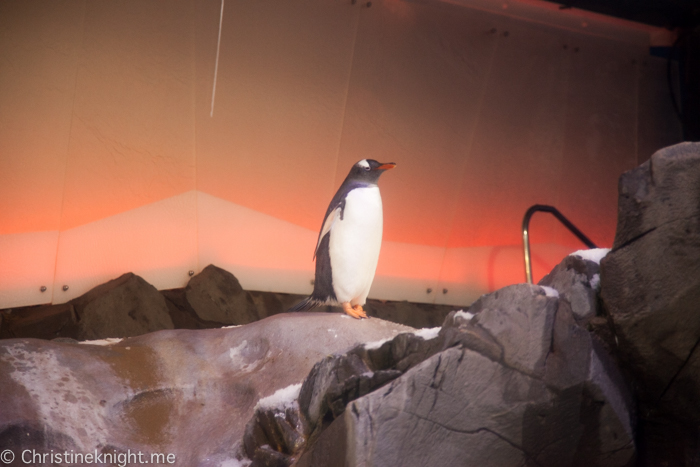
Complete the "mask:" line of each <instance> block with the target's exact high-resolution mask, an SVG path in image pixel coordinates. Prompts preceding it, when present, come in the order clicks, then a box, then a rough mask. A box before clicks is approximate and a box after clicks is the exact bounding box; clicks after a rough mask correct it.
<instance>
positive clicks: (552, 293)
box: [540, 285, 559, 298]
mask: <svg viewBox="0 0 700 467" xmlns="http://www.w3.org/2000/svg"><path fill="white" fill-rule="evenodd" d="M540 287H542V290H544V293H545V295H547V296H548V297H555V298H559V291H558V290H557V289H553V288H552V287H547V286H546V285H541V286H540Z"/></svg>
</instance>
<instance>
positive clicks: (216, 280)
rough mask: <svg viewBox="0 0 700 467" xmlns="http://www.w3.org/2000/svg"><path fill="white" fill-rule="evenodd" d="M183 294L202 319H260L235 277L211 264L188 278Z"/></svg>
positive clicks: (230, 321) (235, 321) (241, 321)
mask: <svg viewBox="0 0 700 467" xmlns="http://www.w3.org/2000/svg"><path fill="white" fill-rule="evenodd" d="M185 296H186V297H187V302H188V303H189V305H190V306H191V307H192V309H194V311H195V312H196V313H197V316H198V317H199V318H201V319H203V320H205V321H215V322H218V323H224V324H248V323H252V322H253V321H257V320H258V319H259V318H260V317H259V316H258V312H257V309H256V307H255V303H254V302H253V299H252V297H251V296H250V295H249V294H248V293H246V291H245V290H243V287H241V284H240V283H239V282H238V279H236V277H235V276H234V275H233V274H231V273H230V272H228V271H226V270H224V269H221V268H219V267H216V266H214V265H211V264H210V265H209V266H207V267H206V268H204V269H203V270H202V272H200V273H199V274H197V275H196V276H194V277H193V278H192V279H190V281H189V283H188V284H187V287H186V288H185Z"/></svg>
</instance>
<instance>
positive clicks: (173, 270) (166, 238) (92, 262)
mask: <svg viewBox="0 0 700 467" xmlns="http://www.w3.org/2000/svg"><path fill="white" fill-rule="evenodd" d="M196 209H197V193H196V192H195V191H189V192H187V193H183V194H181V195H177V196H174V197H172V198H168V199H164V200H162V201H158V202H155V203H152V204H149V205H146V206H141V207H139V208H136V209H132V210H130V211H127V212H123V213H120V214H116V215H114V216H110V217H107V218H104V219H100V220H98V221H95V222H91V223H89V224H85V225H81V226H80V227H74V228H72V229H68V230H65V231H63V232H61V234H60V238H59V244H58V259H57V264H56V277H55V281H54V290H55V293H54V297H53V298H54V303H64V302H66V301H68V300H70V299H71V298H74V297H77V296H79V295H82V294H83V293H85V292H87V291H88V290H90V289H91V288H93V287H95V286H97V285H99V284H102V283H104V282H106V281H108V280H111V279H114V278H116V277H119V276H120V275H122V274H124V273H126V272H133V273H134V274H137V275H139V276H141V277H143V278H144V279H145V280H146V281H147V282H149V283H151V284H153V285H154V286H155V287H156V288H158V289H172V288H177V287H184V286H185V285H186V284H187V281H188V280H189V275H188V271H190V270H192V271H196V270H197V221H196V216H197V213H196ZM64 285H67V286H68V290H67V291H64V290H63V286H64Z"/></svg>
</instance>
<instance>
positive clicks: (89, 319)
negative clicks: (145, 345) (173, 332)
mask: <svg viewBox="0 0 700 467" xmlns="http://www.w3.org/2000/svg"><path fill="white" fill-rule="evenodd" d="M70 304H71V305H72V306H73V307H74V310H75V314H76V318H77V323H78V331H77V333H76V335H75V336H67V337H75V338H77V339H79V340H85V339H104V338H106V337H131V336H138V335H141V334H146V333H148V332H153V331H158V330H161V329H173V327H174V326H173V322H172V320H171V319H170V314H169V313H168V307H167V305H166V304H165V299H164V298H163V296H162V295H161V294H160V293H159V292H158V290H156V288H155V287H153V286H152V285H151V284H149V283H148V282H146V281H145V280H143V279H142V278H141V277H139V276H137V275H135V274H133V273H128V274H123V275H122V276H120V277H118V278H117V279H114V280H111V281H109V282H107V283H105V284H102V285H99V286H97V287H95V288H94V289H92V290H90V291H89V292H87V293H86V294H84V295H81V296H80V297H78V298H75V299H73V300H71V301H70Z"/></svg>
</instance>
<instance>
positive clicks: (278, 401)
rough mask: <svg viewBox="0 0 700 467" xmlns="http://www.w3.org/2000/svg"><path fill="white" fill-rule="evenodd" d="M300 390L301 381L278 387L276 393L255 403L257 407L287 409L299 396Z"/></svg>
mask: <svg viewBox="0 0 700 467" xmlns="http://www.w3.org/2000/svg"><path fill="white" fill-rule="evenodd" d="M299 391H301V383H298V384H292V385H291V386H287V387H286V388H282V389H278V390H277V391H275V392H274V394H272V395H270V396H267V397H263V398H262V399H260V400H259V401H258V403H257V404H255V409H258V408H260V409H274V408H279V409H285V408H287V407H290V406H292V405H293V404H294V403H295V402H296V401H297V399H298V398H299Z"/></svg>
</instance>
